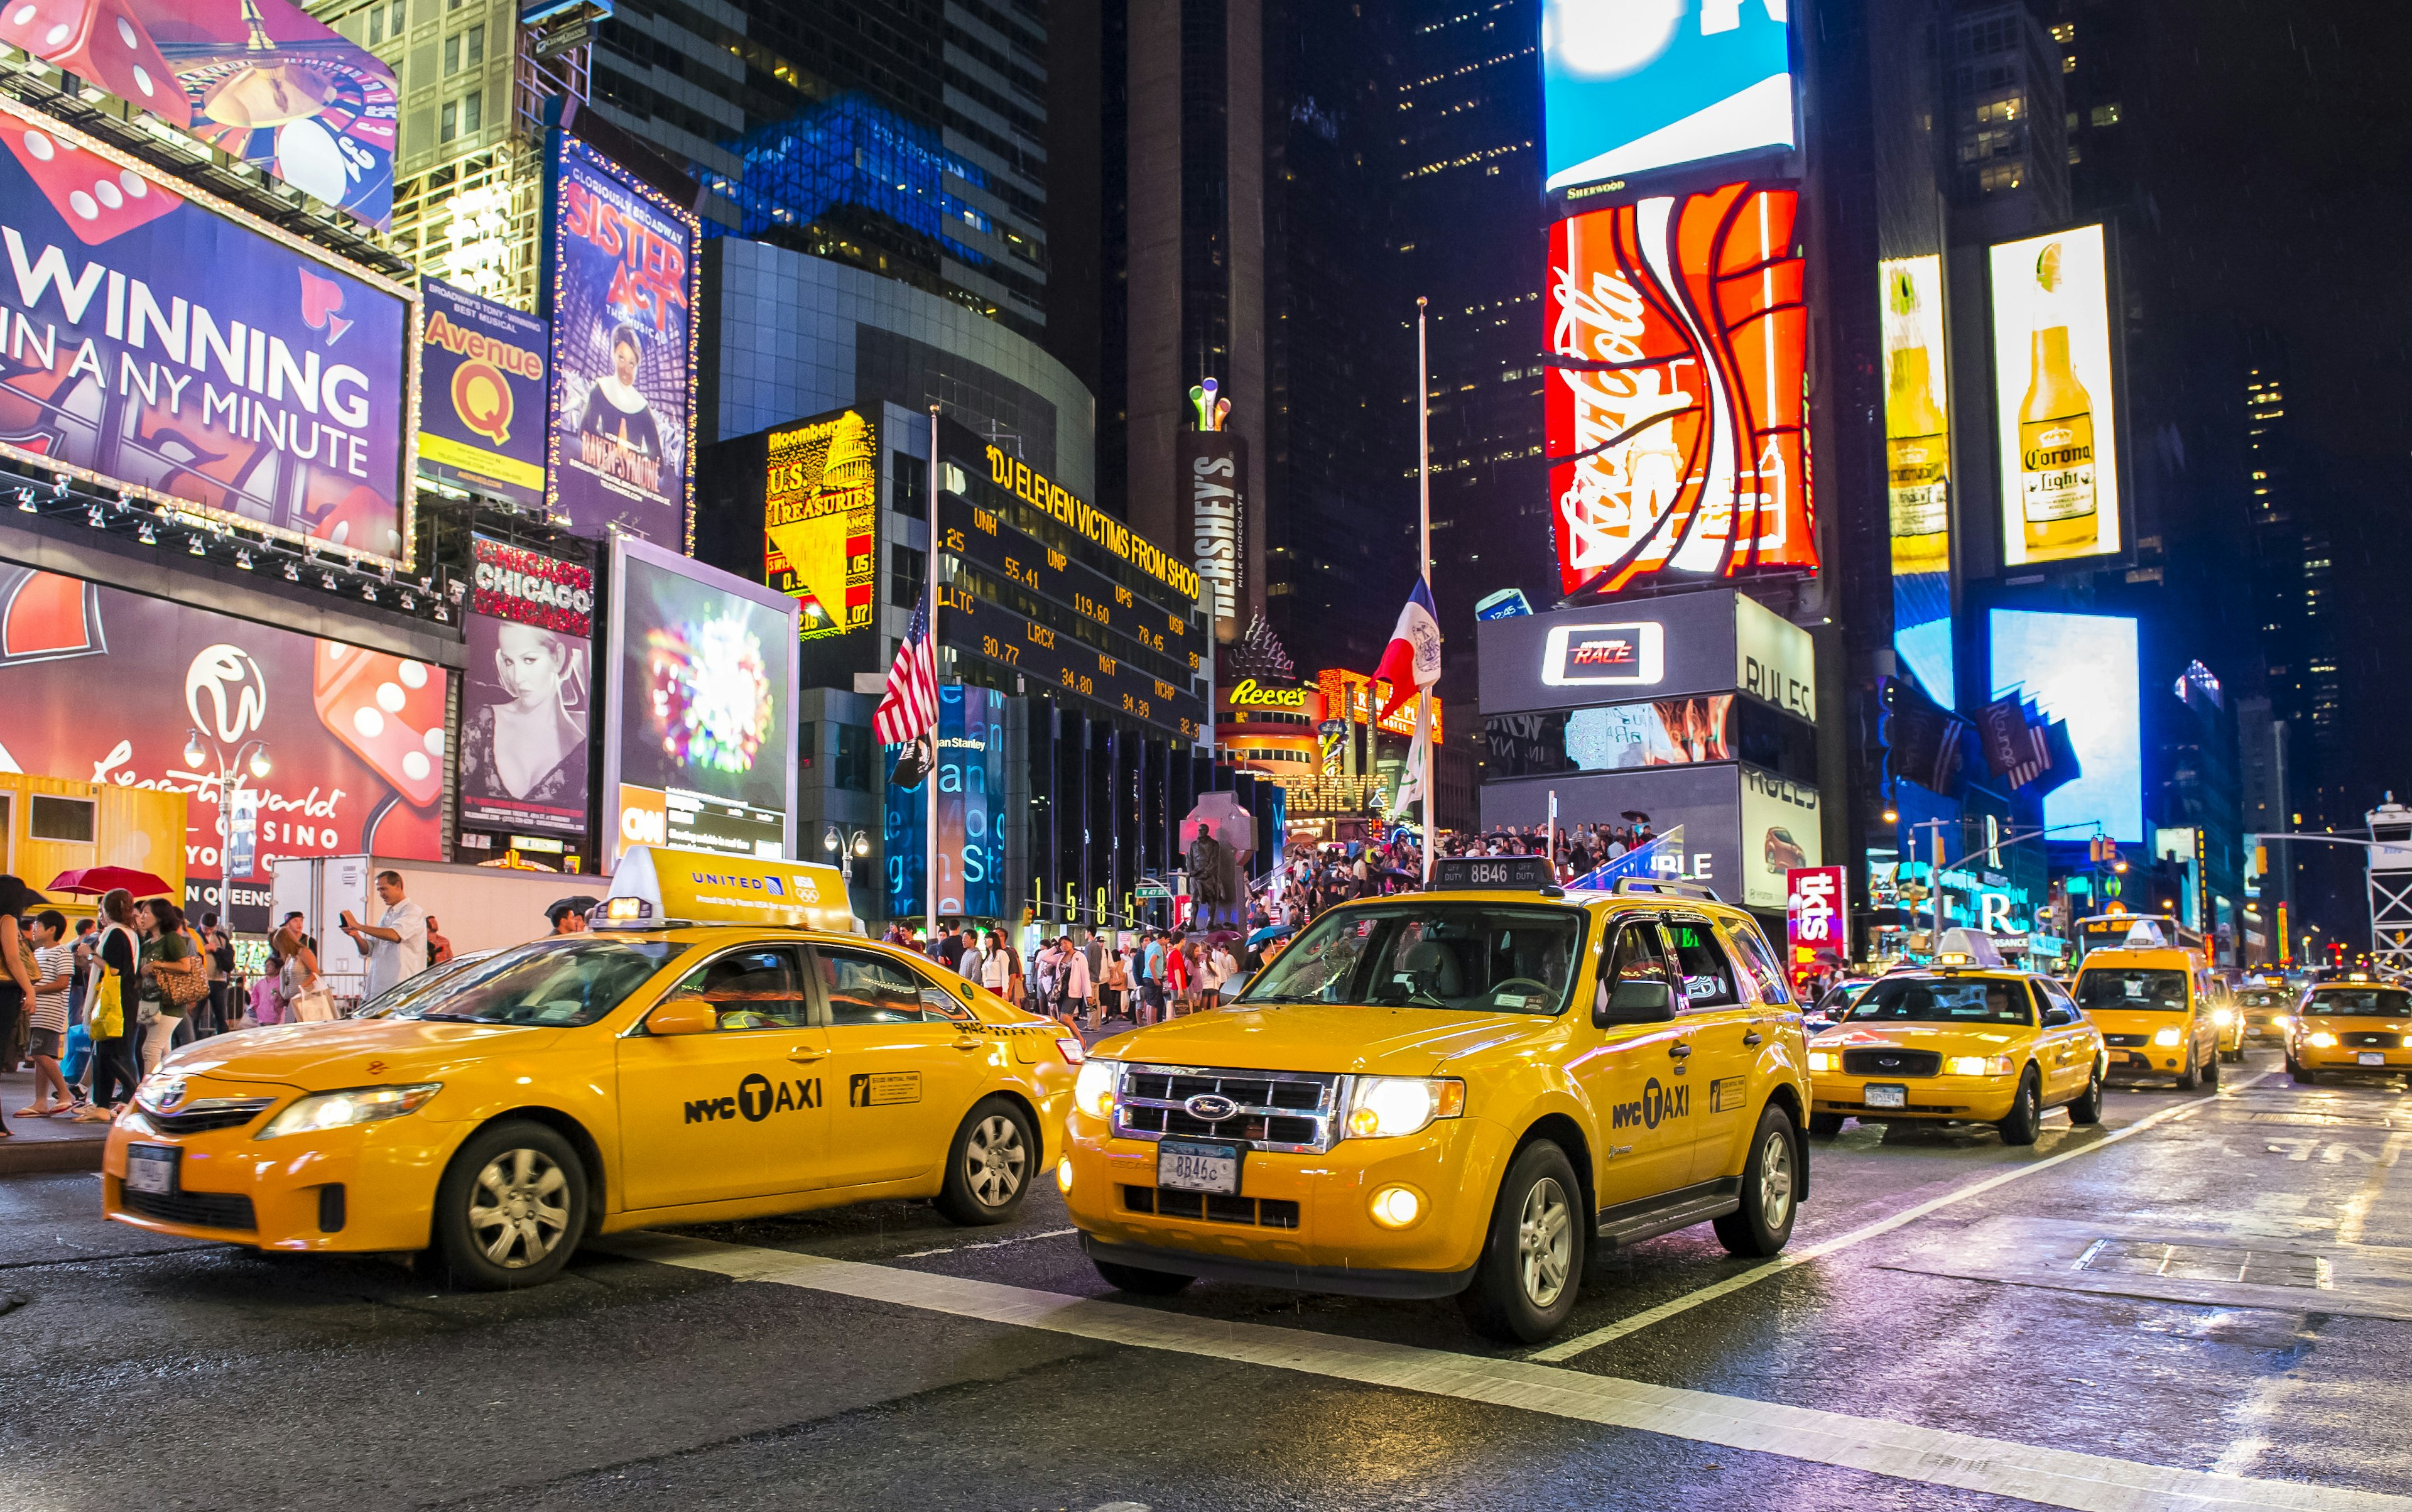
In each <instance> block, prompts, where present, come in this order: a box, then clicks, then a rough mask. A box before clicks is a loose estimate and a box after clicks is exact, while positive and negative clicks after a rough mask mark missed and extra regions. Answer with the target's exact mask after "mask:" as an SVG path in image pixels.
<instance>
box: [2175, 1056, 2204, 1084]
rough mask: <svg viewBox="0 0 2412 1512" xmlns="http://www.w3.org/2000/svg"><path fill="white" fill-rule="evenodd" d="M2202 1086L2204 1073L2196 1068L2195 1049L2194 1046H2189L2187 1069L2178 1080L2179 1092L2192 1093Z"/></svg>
mask: <svg viewBox="0 0 2412 1512" xmlns="http://www.w3.org/2000/svg"><path fill="white" fill-rule="evenodd" d="M2201 1085H2202V1073H2201V1072H2200V1071H2199V1070H2198V1069H2196V1067H2195V1063H2194V1047H2193V1046H2192V1045H2188V1046H2187V1047H2186V1068H2185V1070H2184V1073H2183V1074H2182V1075H2180V1076H2179V1078H2178V1091H2180V1092H2192V1091H2194V1090H2195V1089H2196V1088H2197V1087H2199V1086H2201Z"/></svg>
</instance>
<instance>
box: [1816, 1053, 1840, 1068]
mask: <svg viewBox="0 0 2412 1512" xmlns="http://www.w3.org/2000/svg"><path fill="white" fill-rule="evenodd" d="M1839 1060H1840V1057H1838V1056H1836V1055H1835V1053H1834V1052H1833V1051H1832V1050H1811V1051H1810V1052H1809V1069H1810V1070H1812V1071H1831V1070H1832V1069H1834V1067H1835V1065H1836V1064H1838V1062H1839Z"/></svg>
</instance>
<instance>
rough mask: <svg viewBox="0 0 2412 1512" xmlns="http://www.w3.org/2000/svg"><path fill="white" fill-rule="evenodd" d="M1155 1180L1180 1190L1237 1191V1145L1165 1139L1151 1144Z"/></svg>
mask: <svg viewBox="0 0 2412 1512" xmlns="http://www.w3.org/2000/svg"><path fill="white" fill-rule="evenodd" d="M1155 1184H1156V1185H1158V1186H1169V1187H1171V1188H1173V1189H1174V1190H1175V1191H1180V1192H1207V1193H1213V1194H1214V1195H1216V1196H1239V1195H1240V1147H1239V1146H1238V1145H1230V1144H1199V1143H1196V1142H1194V1141H1191V1140H1188V1139H1165V1140H1161V1141H1159V1142H1158V1143H1157V1145H1156V1147H1155Z"/></svg>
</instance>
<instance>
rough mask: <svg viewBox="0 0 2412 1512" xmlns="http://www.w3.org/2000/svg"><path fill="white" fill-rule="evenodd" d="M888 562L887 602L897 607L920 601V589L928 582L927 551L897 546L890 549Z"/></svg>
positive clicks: (910, 606) (908, 605)
mask: <svg viewBox="0 0 2412 1512" xmlns="http://www.w3.org/2000/svg"><path fill="white" fill-rule="evenodd" d="M888 564H889V567H888V602H890V604H893V605H895V606H896V607H897V608H898V609H911V608H912V607H913V606H914V605H916V604H919V602H921V591H922V589H923V588H925V587H927V586H928V584H929V577H928V571H929V565H928V564H929V553H928V552H926V551H917V550H913V548H911V547H909V546H898V547H894V548H891V549H890V554H889V558H888Z"/></svg>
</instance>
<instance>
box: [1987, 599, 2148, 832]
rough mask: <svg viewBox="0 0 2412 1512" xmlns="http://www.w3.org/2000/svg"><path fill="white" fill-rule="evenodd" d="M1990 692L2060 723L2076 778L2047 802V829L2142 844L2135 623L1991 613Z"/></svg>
mask: <svg viewBox="0 0 2412 1512" xmlns="http://www.w3.org/2000/svg"><path fill="white" fill-rule="evenodd" d="M1992 622H1993V623H1992V630H1993V688H1994V690H1995V691H1996V693H2008V692H2009V691H2010V690H2012V689H2020V690H2022V691H2023V693H2024V696H2025V697H2028V698H2030V699H2033V700H2034V701H2035V702H2036V704H2037V706H2038V707H2039V708H2040V709H2041V711H2042V712H2043V714H2044V716H2045V717H2046V718H2047V719H2060V720H2066V722H2067V724H2068V741H2069V745H2070V747H2071V748H2072V749H2073V750H2074V751H2075V752H2076V755H2077V760H2078V766H2079V769H2080V773H2081V774H2080V775H2079V776H2078V778H2077V779H2076V780H2075V781H2074V782H2071V783H2068V784H2067V785H2064V786H2061V787H2057V788H2054V789H2053V790H2052V792H2051V793H2049V794H2047V795H2046V796H2045V798H2044V800H2043V815H2044V823H2045V824H2047V825H2063V824H2084V823H2098V824H2100V825H2101V826H2102V829H2103V832H2104V833H2106V834H2108V835H2109V836H2110V837H2111V839H2113V840H2120V841H2128V842H2137V843H2140V842H2141V841H2142V840H2143V838H2144V788H2143V783H2144V777H2143V732H2142V724H2141V721H2142V717H2143V716H2142V705H2141V695H2140V692H2139V686H2140V684H2139V683H2138V666H2137V647H2136V622H2135V621H2134V620H2133V619H2132V618H2128V617H2126V616H2124V615H2111V614H2046V613H2038V612H2036V611H2033V610H2028V609H1994V610H1993V614H1992Z"/></svg>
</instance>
